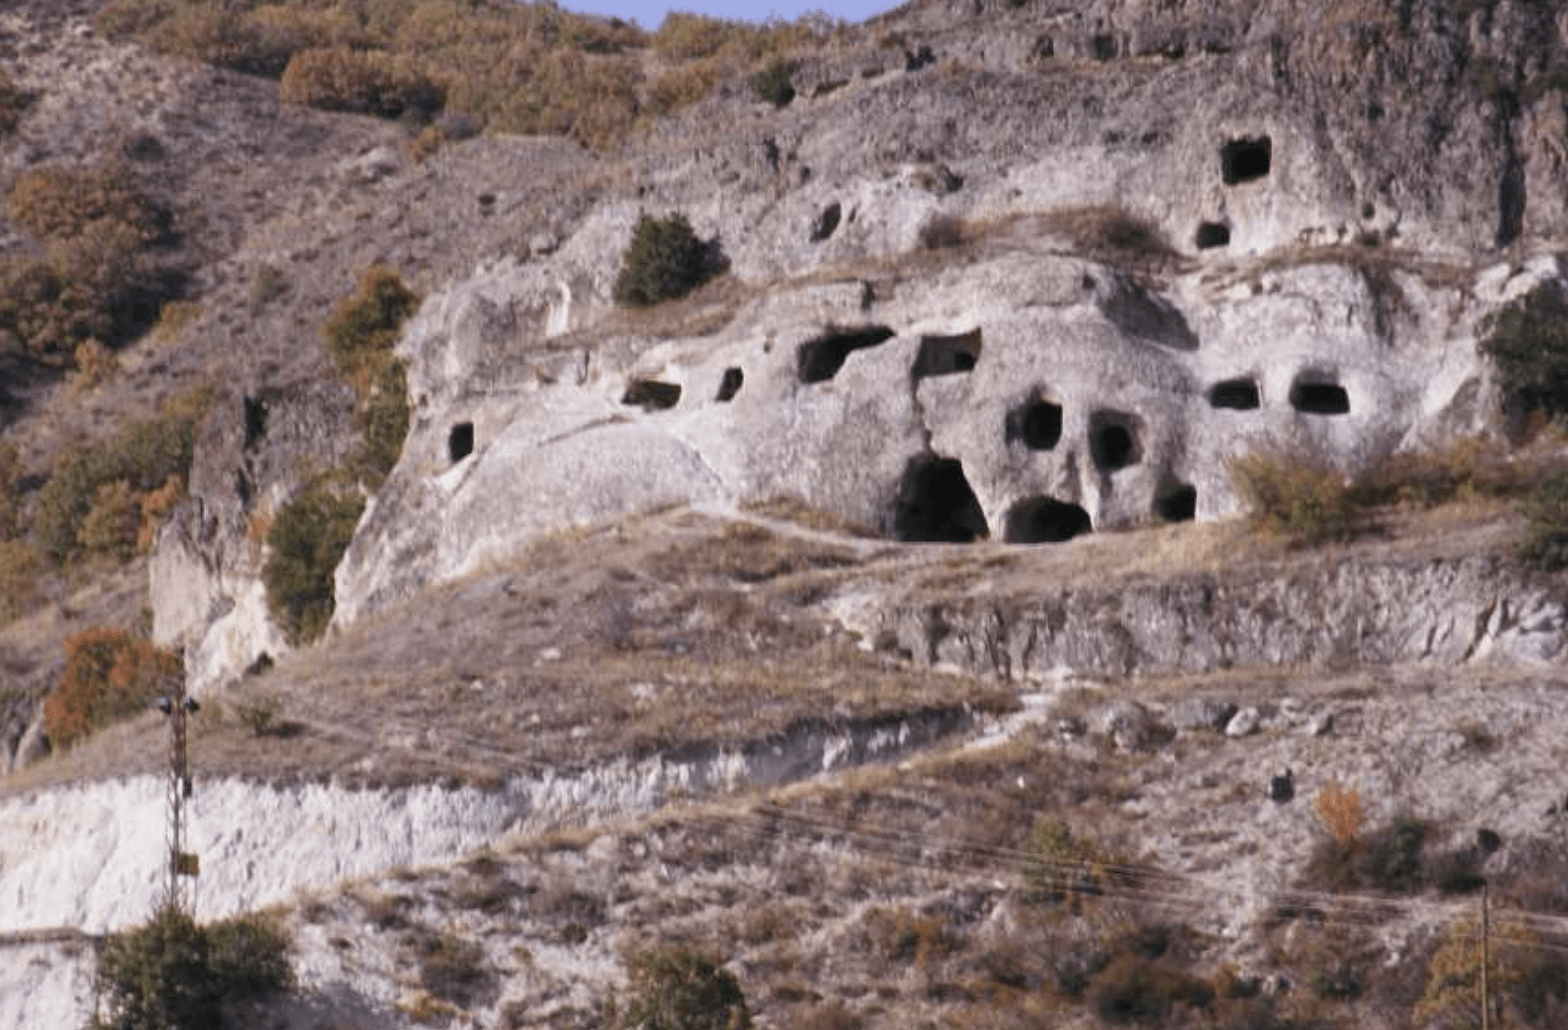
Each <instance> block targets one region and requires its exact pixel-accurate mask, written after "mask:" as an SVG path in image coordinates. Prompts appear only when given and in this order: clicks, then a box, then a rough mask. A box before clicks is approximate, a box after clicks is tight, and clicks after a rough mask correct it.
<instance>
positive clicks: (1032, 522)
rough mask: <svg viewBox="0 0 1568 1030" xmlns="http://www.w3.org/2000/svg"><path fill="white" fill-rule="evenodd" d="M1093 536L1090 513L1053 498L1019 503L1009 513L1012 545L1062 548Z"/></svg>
mask: <svg viewBox="0 0 1568 1030" xmlns="http://www.w3.org/2000/svg"><path fill="white" fill-rule="evenodd" d="M1092 532H1094V525H1093V523H1091V522H1090V521H1089V513H1088V512H1086V511H1084V510H1083V509H1082V508H1080V507H1079V506H1078V505H1076V504H1064V503H1063V502H1061V501H1058V500H1055V499H1054V498H1050V497H1031V498H1029V499H1028V500H1023V501H1019V502H1018V503H1017V504H1015V505H1013V507H1012V509H1011V510H1009V511H1008V513H1007V535H1006V540H1007V542H1008V543H1010V544H1060V543H1065V542H1066V541H1068V540H1071V539H1072V538H1073V537H1076V536H1083V535H1084V534H1085V533H1092Z"/></svg>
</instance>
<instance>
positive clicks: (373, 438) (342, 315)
mask: <svg viewBox="0 0 1568 1030" xmlns="http://www.w3.org/2000/svg"><path fill="white" fill-rule="evenodd" d="M418 309H419V296H418V294H416V293H414V292H413V291H412V290H410V289H409V288H408V287H407V286H406V285H404V283H403V280H402V277H401V276H399V275H398V274H397V272H395V271H393V270H392V269H390V268H387V267H385V266H381V265H376V266H373V267H371V268H369V269H367V270H366V272H365V274H364V275H363V276H362V277H361V278H360V281H359V288H358V289H357V290H356V291H355V292H354V293H353V294H352V295H351V296H349V297H347V298H345V299H344V300H343V301H342V302H341V303H340V304H339V305H338V306H337V308H336V309H335V310H334V311H333V313H332V317H331V318H329V319H328V320H327V323H326V324H325V325H324V326H323V327H322V330H321V334H322V338H323V339H324V340H325V341H326V344H327V350H328V351H330V352H331V353H332V356H333V358H335V359H336V360H337V364H338V369H339V371H341V372H342V373H343V376H344V378H346V379H347V380H348V381H349V383H350V385H352V386H353V387H354V392H355V393H356V394H357V395H358V397H359V408H358V416H359V422H360V428H361V430H362V431H363V433H364V434H365V450H364V464H365V468H366V471H367V473H368V475H369V477H370V478H371V479H372V480H373V481H374V482H377V483H379V481H380V480H381V479H382V478H383V477H385V476H386V474H387V473H388V472H390V471H391V470H392V466H393V465H395V464H397V459H398V457H399V456H400V455H401V454H402V452H403V441H404V440H405V439H406V438H407V436H408V418H409V413H408V379H407V373H406V372H405V370H404V368H403V363H402V362H401V361H400V360H398V358H397V357H396V356H395V355H394V354H393V353H392V347H393V345H394V344H396V343H397V338H398V334H399V333H400V332H401V331H402V328H403V323H404V322H405V321H407V320H408V318H409V316H410V315H412V314H413V313H414V312H415V311H417V310H418Z"/></svg>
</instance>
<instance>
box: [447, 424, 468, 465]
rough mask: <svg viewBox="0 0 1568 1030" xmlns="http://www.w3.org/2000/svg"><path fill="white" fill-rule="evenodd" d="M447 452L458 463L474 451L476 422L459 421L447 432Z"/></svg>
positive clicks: (453, 462)
mask: <svg viewBox="0 0 1568 1030" xmlns="http://www.w3.org/2000/svg"><path fill="white" fill-rule="evenodd" d="M446 453H447V457H449V458H451V459H452V464H454V465H456V464H457V463H458V462H460V461H462V460H463V459H464V458H466V457H468V456H469V455H470V454H472V453H474V424H473V423H472V422H459V423H458V424H457V425H455V426H453V427H452V431H451V432H450V433H447V434H446Z"/></svg>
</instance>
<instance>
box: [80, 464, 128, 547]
mask: <svg viewBox="0 0 1568 1030" xmlns="http://www.w3.org/2000/svg"><path fill="white" fill-rule="evenodd" d="M141 525H142V503H141V495H140V494H138V493H137V492H136V491H135V490H133V489H131V484H129V483H127V482H126V481H125V480H123V479H116V480H114V481H113V482H109V483H104V484H103V485H102V486H100V487H99V488H98V489H97V490H96V491H94V493H93V503H92V507H90V508H88V509H87V514H86V515H84V516H83V517H82V528H81V529H80V530H79V531H78V532H77V534H76V540H77V543H78V544H79V545H80V547H81V549H82V550H83V551H85V552H87V553H88V554H102V555H108V556H110V557H113V558H118V559H119V560H120V561H130V559H131V557H132V556H134V555H135V554H136V541H137V539H138V538H139V537H140V535H141Z"/></svg>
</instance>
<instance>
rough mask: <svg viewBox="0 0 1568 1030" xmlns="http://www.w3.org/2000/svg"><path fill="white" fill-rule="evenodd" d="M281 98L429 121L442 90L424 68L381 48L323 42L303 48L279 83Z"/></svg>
mask: <svg viewBox="0 0 1568 1030" xmlns="http://www.w3.org/2000/svg"><path fill="white" fill-rule="evenodd" d="M278 97H279V99H281V100H283V101H284V102H285V103H291V104H305V105H307V106H309V107H318V108H321V109H323V110H327V111H351V112H355V113H358V114H371V115H376V116H378V117H381V118H401V117H403V116H404V115H409V116H412V117H414V118H417V119H419V120H422V121H428V120H429V119H430V118H431V117H432V116H434V115H435V113H436V112H437V111H439V110H441V107H442V105H443V104H444V103H445V102H446V95H445V92H444V91H443V90H442V89H441V87H440V86H438V85H437V84H436V83H435V82H433V81H431V80H430V79H429V78H428V77H427V76H425V75H424V74H423V73H421V72H419V71H417V70H416V69H414V68H412V67H410V66H409V65H408V64H407V63H406V62H405V61H402V60H400V59H398V58H397V57H395V56H394V55H392V54H388V53H385V52H383V51H379V50H354V49H351V48H349V47H326V48H311V49H309V50H301V51H299V52H298V53H296V54H295V55H294V56H293V57H292V58H290V60H289V64H288V67H287V68H285V69H284V70H283V78H282V79H281V80H280V81H279V83H278Z"/></svg>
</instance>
